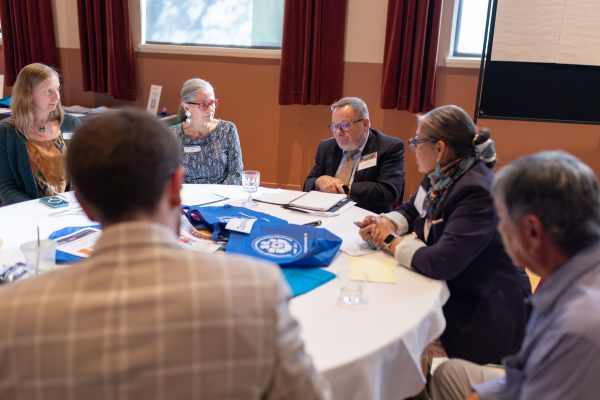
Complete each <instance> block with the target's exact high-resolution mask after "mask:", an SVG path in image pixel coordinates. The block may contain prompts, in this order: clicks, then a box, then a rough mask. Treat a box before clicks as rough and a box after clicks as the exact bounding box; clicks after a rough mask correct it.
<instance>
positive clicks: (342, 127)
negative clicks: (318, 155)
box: [327, 118, 364, 133]
mask: <svg viewBox="0 0 600 400" xmlns="http://www.w3.org/2000/svg"><path fill="white" fill-rule="evenodd" d="M361 121H364V118H361V119H357V120H356V121H352V122H342V123H341V124H329V125H327V126H328V127H329V129H331V132H332V133H335V132H337V130H338V129H339V130H341V131H342V132H344V133H347V132H348V131H349V130H350V128H352V125H354V124H356V123H357V122H361Z"/></svg>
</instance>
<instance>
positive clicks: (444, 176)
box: [423, 154, 478, 221]
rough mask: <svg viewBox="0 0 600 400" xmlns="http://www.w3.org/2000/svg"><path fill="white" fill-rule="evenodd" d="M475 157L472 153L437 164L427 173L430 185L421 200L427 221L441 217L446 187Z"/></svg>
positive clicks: (461, 173)
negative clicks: (446, 163)
mask: <svg viewBox="0 0 600 400" xmlns="http://www.w3.org/2000/svg"><path fill="white" fill-rule="evenodd" d="M477 159H478V157H477V156H476V155H474V154H472V155H468V156H465V157H463V158H459V159H458V160H454V161H452V162H451V163H449V164H448V165H446V166H444V167H443V168H441V167H440V165H439V164H437V165H436V167H435V170H434V171H433V172H431V173H430V174H429V181H430V182H431V187H430V188H429V190H428V191H427V196H426V197H425V201H424V202H423V208H424V209H426V210H427V219H428V220H429V221H435V220H438V219H440V218H441V216H442V212H443V211H444V201H445V200H446V195H447V194H448V189H449V188H450V186H452V184H453V183H454V182H455V181H456V180H457V179H458V178H460V177H461V176H462V175H463V174H464V173H465V172H467V171H468V170H469V169H470V168H471V167H472V166H473V164H475V161H477Z"/></svg>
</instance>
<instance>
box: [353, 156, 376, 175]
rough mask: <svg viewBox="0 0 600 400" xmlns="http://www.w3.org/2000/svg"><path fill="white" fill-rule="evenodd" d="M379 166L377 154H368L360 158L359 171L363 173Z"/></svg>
mask: <svg viewBox="0 0 600 400" xmlns="http://www.w3.org/2000/svg"><path fill="white" fill-rule="evenodd" d="M376 165H377V152H374V153H371V154H366V155H364V156H362V157H361V158H360V160H359V161H358V168H357V169H356V170H357V171H361V170H363V169H367V168H371V167H374V166H376Z"/></svg>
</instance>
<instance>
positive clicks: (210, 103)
mask: <svg viewBox="0 0 600 400" xmlns="http://www.w3.org/2000/svg"><path fill="white" fill-rule="evenodd" d="M186 103H187V104H193V105H195V106H198V108H199V109H200V111H206V110H208V108H209V107H214V108H217V107H218V106H219V99H214V100H207V101H198V102H194V101H186Z"/></svg>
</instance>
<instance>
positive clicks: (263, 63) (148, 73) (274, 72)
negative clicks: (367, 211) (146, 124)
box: [53, 0, 600, 195]
mask: <svg viewBox="0 0 600 400" xmlns="http://www.w3.org/2000/svg"><path fill="white" fill-rule="evenodd" d="M132 1H137V0H132ZM53 3H54V6H55V10H56V19H57V21H56V26H57V27H59V28H58V29H57V32H56V35H57V43H58V44H59V47H60V49H59V53H60V61H61V65H60V67H61V68H62V71H63V87H64V94H63V100H64V103H65V104H80V105H84V106H100V105H122V104H128V102H122V101H121V102H119V101H114V100H112V99H111V98H110V97H109V96H106V95H101V94H93V93H89V92H83V90H82V89H81V81H82V78H81V61H80V56H81V55H80V52H79V49H78V47H79V46H78V39H77V37H78V27H77V14H76V5H75V0H53ZM348 4H349V9H348V26H347V43H346V46H345V60H346V64H345V71H344V95H348V96H350V95H351V96H359V97H362V98H364V99H365V100H366V101H367V103H368V104H369V106H370V112H371V120H372V124H373V126H374V127H375V128H378V129H381V130H382V131H384V132H385V133H387V134H390V135H393V136H396V137H399V138H401V139H402V140H404V141H405V142H406V140H407V139H408V138H409V137H410V136H412V135H413V134H414V131H415V128H416V122H415V117H414V115H412V114H410V113H408V112H405V111H397V110H383V109H381V108H380V107H379V94H380V86H381V70H382V60H383V40H384V36H385V13H386V10H387V1H385V0H372V1H368V2H367V1H364V0H349V3H348ZM448 4H450V6H449V5H448ZM136 6H137V4H132V8H133V9H136ZM451 17H452V7H451V2H446V5H445V7H444V16H443V18H444V24H445V25H446V26H447V25H448V18H450V19H451ZM367 22H368V23H367ZM132 25H133V26H137V25H136V21H133V23H132ZM448 42H449V29H445V30H444V34H443V36H442V38H441V46H442V47H445V48H447V44H448ZM444 58H445V55H444V57H441V58H440V63H442V64H443V63H444ZM136 67H137V71H138V78H137V86H138V100H137V101H136V102H134V103H133V104H134V105H136V106H140V107H145V105H146V101H147V97H148V93H149V89H150V85H151V84H158V85H162V86H163V92H162V96H161V106H165V107H166V108H167V109H168V110H169V111H172V112H174V111H175V110H176V109H177V107H178V103H179V89H180V86H181V83H182V82H183V81H185V80H186V79H188V78H190V77H193V76H200V77H202V78H205V79H208V80H209V81H211V82H212V83H213V85H214V86H215V89H216V94H217V97H218V98H220V99H221V105H220V106H219V109H218V112H217V116H218V117H220V118H223V119H227V120H231V121H233V122H235V123H236V125H237V127H238V130H239V134H240V140H241V143H242V151H243V157H244V164H245V166H246V167H247V168H252V169H258V170H260V171H261V172H262V174H263V181H264V183H265V184H267V185H271V186H282V187H289V188H299V187H300V186H301V184H302V182H303V180H304V177H305V176H306V174H307V173H308V171H309V169H310V167H311V166H312V163H313V160H314V154H315V150H316V146H317V145H318V143H319V141H320V140H322V139H325V138H327V137H329V136H330V133H329V131H328V129H327V124H328V123H329V119H330V111H329V108H328V107H327V106H299V105H294V106H283V107H282V106H279V105H278V104H277V99H278V86H279V60H278V59H259V58H239V57H219V56H201V55H200V56H199V55H169V54H158V53H140V52H138V53H136ZM477 79H478V70H477V69H472V68H471V69H469V68H467V69H465V68H451V67H446V66H442V67H440V68H439V70H438V77H437V95H436V101H437V104H438V105H442V104H450V103H453V104H457V105H459V106H461V107H463V108H465V109H466V110H467V111H468V112H470V113H471V114H472V113H473V110H474V105H475V95H476V89H477ZM129 104H131V103H129ZM480 125H481V126H487V127H488V128H490V129H491V131H492V135H493V137H494V138H495V140H496V143H497V150H498V153H499V161H500V162H499V164H500V165H503V164H504V163H506V162H508V161H510V160H512V159H514V158H515V157H518V156H521V155H524V154H529V153H531V152H534V151H539V150H544V149H564V150H567V151H570V152H572V153H573V154H575V155H577V156H579V157H580V158H582V159H583V160H584V161H585V162H587V163H588V164H590V165H591V166H592V168H594V170H595V171H596V173H600V160H599V159H598V158H599V157H598V155H600V126H589V125H572V124H554V123H553V124H550V123H535V122H519V121H493V120H481V121H480ZM406 170H407V190H406V194H407V195H408V194H410V193H412V192H414V190H415V189H416V188H417V186H418V183H419V181H420V180H421V177H420V176H419V175H418V173H417V172H416V170H415V168H414V157H413V155H412V154H411V153H410V151H407V156H406Z"/></svg>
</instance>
